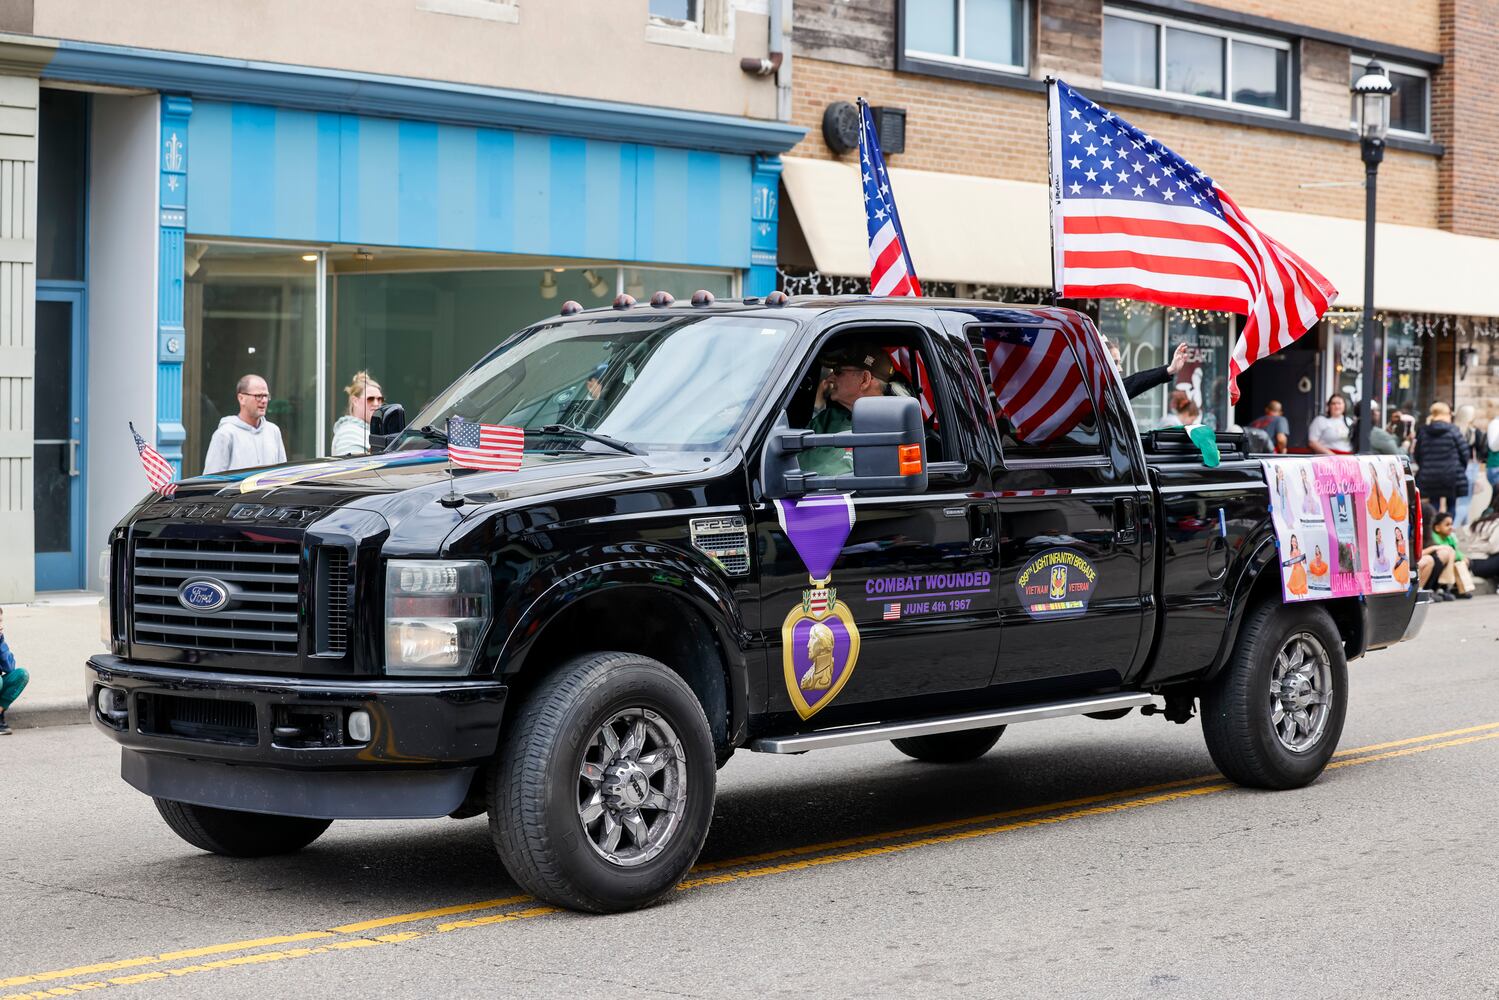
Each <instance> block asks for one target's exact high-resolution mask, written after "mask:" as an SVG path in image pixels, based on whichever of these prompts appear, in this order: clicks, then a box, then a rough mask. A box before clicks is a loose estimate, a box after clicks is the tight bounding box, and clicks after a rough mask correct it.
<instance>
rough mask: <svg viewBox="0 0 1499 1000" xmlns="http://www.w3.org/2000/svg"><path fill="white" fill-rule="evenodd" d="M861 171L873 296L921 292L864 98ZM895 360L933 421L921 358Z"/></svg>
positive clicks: (903, 352)
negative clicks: (919, 390) (917, 387)
mask: <svg viewBox="0 0 1499 1000" xmlns="http://www.w3.org/2000/svg"><path fill="white" fill-rule="evenodd" d="M859 173H860V177H861V178H862V183H863V185H864V221H865V223H866V225H867V227H868V230H869V291H870V293H871V294H873V295H880V296H902V295H917V296H919V295H920V294H921V282H919V281H917V280H916V268H914V267H913V266H911V253H910V251H909V250H907V249H906V233H905V230H903V229H902V228H901V225H900V213H899V212H898V211H896V208H895V192H893V191H891V190H890V178H889V176H888V175H887V174H886V173H885V154H884V153H882V152H880V135H879V131H878V130H877V129H876V128H875V125H874V114H873V113H872V112H871V111H870V110H869V104H868V102H866V101H865V100H864V98H862V97H861V98H859ZM890 363H891V364H892V365H893V366H894V368H895V370H896V371H897V372H899V373H900V374H901V375H902V376H904V377H905V379H906V381H907V382H910V383H911V384H912V385H919V386H920V387H921V415H922V417H923V418H924V419H927V420H930V419H932V417H933V416H934V415H935V413H936V401H935V400H934V399H933V398H932V389H931V379H929V378H928V377H927V373H926V366H925V365H924V364H923V363H922V360H921V356H920V355H917V356H916V357H915V358H913V357H912V356H911V351H909V350H907V349H906V348H904V347H898V348H893V349H891V351H890Z"/></svg>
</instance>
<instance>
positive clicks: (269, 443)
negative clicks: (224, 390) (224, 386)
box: [203, 375, 286, 473]
mask: <svg viewBox="0 0 1499 1000" xmlns="http://www.w3.org/2000/svg"><path fill="white" fill-rule="evenodd" d="M234 392H235V396H236V397H237V398H238V399H239V413H237V414H232V415H230V416H227V417H224V418H223V419H221V420H220V421H219V426H218V428H217V429H216V430H215V431H214V432H213V437H212V438H210V439H209V441H208V455H207V457H206V458H204V459H203V471H204V472H205V473H214V472H233V471H235V470H236V469H254V468H258V467H260V466H262V465H280V464H281V463H282V462H285V461H286V447H285V445H283V444H282V442H281V428H279V427H277V426H276V425H275V424H273V423H271V422H270V421H269V420H267V419H266V418H265V411H266V408H267V407H268V406H269V404H270V401H271V390H270V388H269V387H268V386H267V385H266V382H265V379H263V378H261V377H260V376H259V375H246V376H245V377H244V378H242V379H240V380H239V382H238V384H236V385H235V387H234Z"/></svg>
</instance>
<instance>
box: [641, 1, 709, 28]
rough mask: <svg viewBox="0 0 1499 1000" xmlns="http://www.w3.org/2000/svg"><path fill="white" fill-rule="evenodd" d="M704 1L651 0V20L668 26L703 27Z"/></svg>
mask: <svg viewBox="0 0 1499 1000" xmlns="http://www.w3.org/2000/svg"><path fill="white" fill-rule="evenodd" d="M702 8H703V4H702V0H651V19H652V20H655V21H665V22H667V23H668V24H676V25H682V26H689V25H690V26H692V27H698V28H700V27H702V24H703V9H702Z"/></svg>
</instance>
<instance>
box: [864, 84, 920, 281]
mask: <svg viewBox="0 0 1499 1000" xmlns="http://www.w3.org/2000/svg"><path fill="white" fill-rule="evenodd" d="M859 170H860V172H861V174H862V176H863V179H864V215H865V219H866V221H867V222H868V223H869V290H870V292H871V293H872V294H874V295H920V294H921V283H920V282H918V281H917V280H916V269H915V268H914V267H912V266H911V255H910V254H909V253H908V252H907V251H906V234H905V232H904V230H902V229H901V227H900V213H898V212H896V210H895V195H894V194H893V193H892V192H891V190H890V178H889V177H888V176H887V175H886V174H885V155H884V154H883V153H881V152H880V137H879V133H878V132H876V131H875V127H874V115H872V114H871V113H870V111H869V104H868V103H867V102H866V101H865V100H864V98H862V97H861V98H859Z"/></svg>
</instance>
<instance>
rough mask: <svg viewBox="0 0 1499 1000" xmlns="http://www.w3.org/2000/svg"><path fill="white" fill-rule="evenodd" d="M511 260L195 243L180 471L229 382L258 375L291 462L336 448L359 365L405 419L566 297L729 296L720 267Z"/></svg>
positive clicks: (203, 438) (191, 461)
mask: <svg viewBox="0 0 1499 1000" xmlns="http://www.w3.org/2000/svg"><path fill="white" fill-rule="evenodd" d="M508 259H510V258H505V257H499V256H496V255H489V254H460V253H447V252H441V251H436V252H434V251H412V250H398V249H374V250H355V249H354V248H349V247H338V248H332V249H328V250H323V249H320V248H316V247H270V246H256V245H244V244H239V245H231V244H221V243H214V242H211V241H206V240H204V241H200V240H190V241H189V242H188V244H187V249H186V259H185V262H184V264H185V266H184V274H185V278H186V291H185V294H184V324H185V327H186V345H185V352H184V353H185V354H186V363H185V364H184V366H183V400H182V401H183V423H184V425H185V426H186V428H187V440H186V442H185V443H184V446H183V473H184V475H189V476H191V475H197V474H199V473H200V472H202V470H203V459H204V456H205V454H206V453H207V450H208V442H209V439H210V438H211V437H212V436H213V432H214V429H215V428H216V427H218V425H219V422H220V421H221V420H223V419H225V418H227V417H230V416H233V415H234V414H236V413H237V412H238V403H237V396H236V393H235V385H236V383H237V382H238V381H239V379H240V378H241V377H242V376H244V375H248V374H255V375H260V376H262V377H263V378H265V379H266V381H267V383H268V385H269V388H270V393H271V401H270V406H269V409H268V412H267V418H268V419H269V420H271V421H272V422H273V423H275V424H276V425H277V426H278V427H279V428H280V430H281V436H282V440H283V442H284V443H285V446H286V454H287V458H288V459H289V460H291V461H298V460H305V459H308V458H314V457H317V456H321V455H327V454H329V453H330V452H331V444H332V441H331V438H332V434H333V427H334V424H335V422H336V421H337V420H338V418H339V417H341V416H343V415H344V414H345V413H347V412H348V411H349V398H348V396H347V395H346V394H345V392H344V388H345V387H346V386H348V385H350V384H351V382H352V381H353V377H354V375H355V374H356V373H358V372H360V371H366V372H368V373H369V374H370V377H371V378H372V379H374V381H376V382H378V383H379V384H380V387H381V389H382V390H383V392H382V393H381V395H383V397H384V398H385V399H386V400H387V401H389V402H395V403H401V404H403V405H404V406H405V407H406V414H407V417H408V419H409V418H410V417H412V416H414V415H415V414H416V413H417V412H418V411H419V410H421V409H422V407H424V406H425V405H426V404H427V403H428V402H429V401H430V400H431V399H432V398H433V397H435V396H436V395H437V394H438V393H440V392H441V391H442V390H443V389H445V388H447V386H449V385H450V384H452V382H453V381H454V380H455V379H457V378H458V376H460V375H461V374H463V372H464V371H466V370H467V369H468V368H469V366H471V365H472V364H473V363H474V362H476V361H478V360H479V359H480V358H482V357H483V356H484V355H486V354H488V353H489V352H490V351H491V350H492V349H493V348H494V347H495V346H496V345H498V344H499V343H500V342H501V341H502V340H504V339H505V338H506V337H508V336H509V335H510V334H512V333H515V332H516V331H518V330H521V329H523V328H525V327H527V326H530V325H532V324H533V323H535V322H536V321H537V320H540V319H544V318H546V317H548V316H555V315H556V314H557V312H558V311H559V310H560V309H561V307H562V304H563V303H564V302H566V301H567V300H569V299H575V300H577V301H578V302H581V303H582V304H583V306H584V308H588V309H592V308H598V307H601V306H607V305H608V304H609V303H611V302H612V301H613V300H614V297H615V295H616V294H618V292H619V291H620V290H621V288H623V289H624V290H626V291H628V292H629V293H630V294H632V295H634V296H635V297H636V299H637V300H639V301H640V303H641V304H642V305H644V304H645V303H646V302H647V301H648V300H649V298H650V296H651V294H652V293H654V292H656V291H666V292H669V293H670V294H671V295H673V296H674V297H675V298H677V299H678V300H684V301H685V300H687V299H690V298H691V296H692V293H693V292H694V291H696V290H698V289H700V288H701V289H706V290H708V291H709V292H711V293H713V295H714V296H716V297H718V298H726V297H728V296H731V295H733V294H734V292H735V280H734V274H733V273H732V272H728V271H688V270H667V269H660V268H645V267H640V268H636V267H624V268H620V267H617V266H614V265H608V266H604V265H596V266H589V267H564V266H560V265H558V266H540V267H538V266H530V267H524V268H507V267H502V266H496V265H497V263H498V262H503V261H506V260H508ZM320 272H322V273H323V274H324V275H325V278H326V284H325V286H324V289H323V292H324V294H323V295H322V296H321V299H322V302H321V304H320V303H319V298H320V297H319V294H318V291H319V289H318V280H319V273H320ZM320 308H321V309H322V310H323V312H322V314H320V313H319V309H320ZM320 338H326V339H323V340H321V341H320ZM320 347H321V348H322V349H321V351H320ZM320 357H321V358H322V361H323V370H322V371H321V372H319V371H318V365H319V359H320ZM320 378H321V381H320ZM320 408H321V413H320ZM319 416H321V417H322V420H321V427H320V426H319V419H318V418H319Z"/></svg>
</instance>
